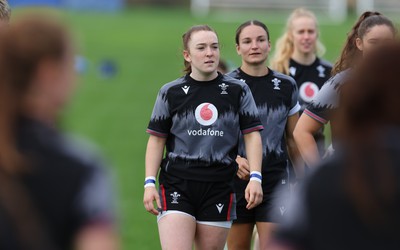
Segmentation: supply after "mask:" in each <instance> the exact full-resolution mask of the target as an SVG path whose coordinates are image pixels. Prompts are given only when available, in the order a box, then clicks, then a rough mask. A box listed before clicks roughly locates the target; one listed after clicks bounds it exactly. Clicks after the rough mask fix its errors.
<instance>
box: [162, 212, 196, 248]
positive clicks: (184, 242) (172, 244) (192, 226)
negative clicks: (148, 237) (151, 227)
mask: <svg viewBox="0 0 400 250" xmlns="http://www.w3.org/2000/svg"><path fill="white" fill-rule="evenodd" d="M158 231H159V234H160V242H161V247H162V249H163V250H190V249H192V246H193V241H194V236H195V232H196V220H195V218H194V217H192V216H190V215H188V214H183V213H170V214H167V215H165V216H163V217H161V218H160V219H159V221H158Z"/></svg>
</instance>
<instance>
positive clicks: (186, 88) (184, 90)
mask: <svg viewBox="0 0 400 250" xmlns="http://www.w3.org/2000/svg"><path fill="white" fill-rule="evenodd" d="M189 88H190V86H186V85H185V86H183V87H182V90H183V92H185V94H187V93H188V92H189Z"/></svg>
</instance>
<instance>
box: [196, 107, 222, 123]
mask: <svg viewBox="0 0 400 250" xmlns="http://www.w3.org/2000/svg"><path fill="white" fill-rule="evenodd" d="M195 116H196V120H197V122H198V123H200V124H201V125H203V126H210V125H212V124H213V123H214V122H215V121H216V120H217V118H218V110H217V108H216V107H215V106H214V105H213V104H211V103H207V102H205V103H202V104H200V105H199V106H197V108H196V111H195Z"/></svg>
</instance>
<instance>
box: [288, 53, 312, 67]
mask: <svg viewBox="0 0 400 250" xmlns="http://www.w3.org/2000/svg"><path fill="white" fill-rule="evenodd" d="M316 58H317V56H316V55H315V53H301V52H298V51H294V52H293V55H292V59H293V60H295V61H296V62H297V63H299V64H302V65H311V64H312V63H313V62H314V61H315V59H316Z"/></svg>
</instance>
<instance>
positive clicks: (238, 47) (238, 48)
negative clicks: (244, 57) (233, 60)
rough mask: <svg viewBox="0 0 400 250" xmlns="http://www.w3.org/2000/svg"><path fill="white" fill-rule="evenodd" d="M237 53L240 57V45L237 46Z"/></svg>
mask: <svg viewBox="0 0 400 250" xmlns="http://www.w3.org/2000/svg"><path fill="white" fill-rule="evenodd" d="M236 53H237V54H238V55H239V56H240V45H239V44H236Z"/></svg>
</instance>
